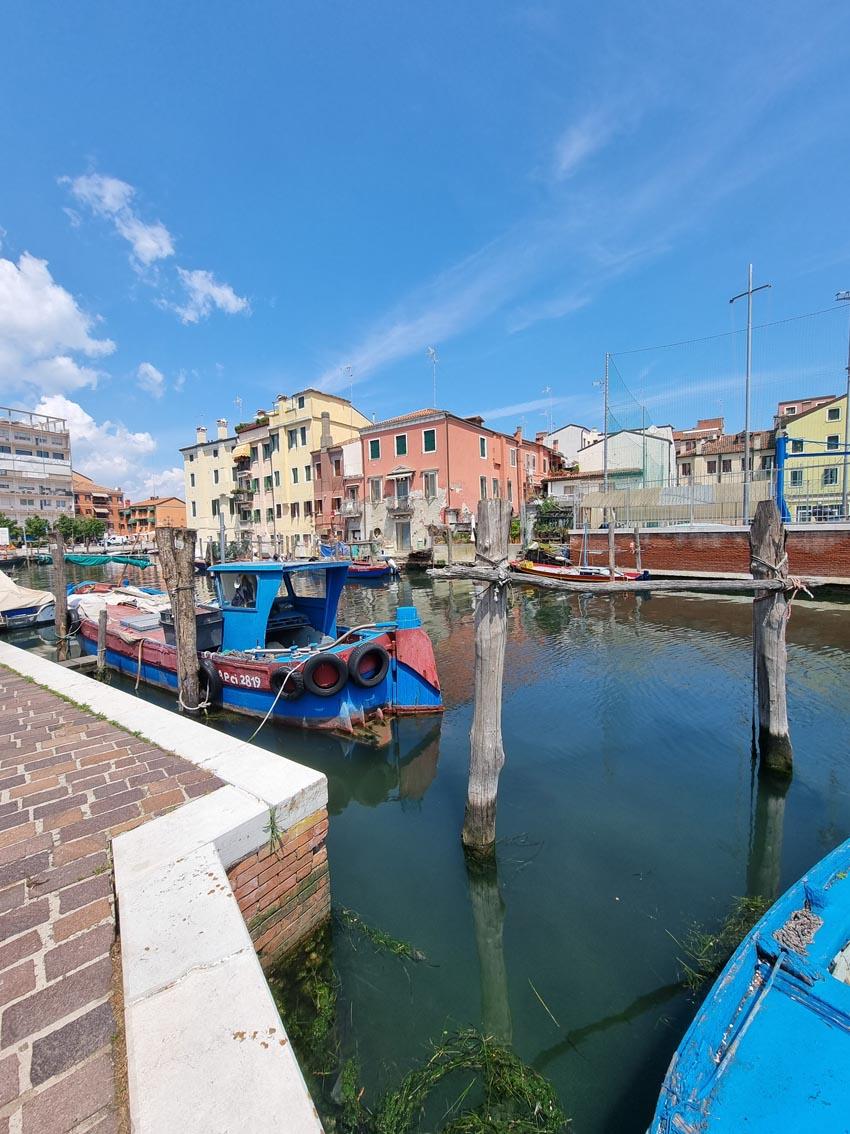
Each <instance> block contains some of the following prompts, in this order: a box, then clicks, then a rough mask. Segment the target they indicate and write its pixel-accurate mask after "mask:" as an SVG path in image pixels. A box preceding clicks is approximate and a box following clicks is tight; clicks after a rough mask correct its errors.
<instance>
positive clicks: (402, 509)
mask: <svg viewBox="0 0 850 1134" xmlns="http://www.w3.org/2000/svg"><path fill="white" fill-rule="evenodd" d="M387 511H388V512H389V513H390V514H391V515H393V516H409V515H410V514H411V513H412V512H413V501H412V500H411V499H410V497H409V496H390V497H388V499H387Z"/></svg>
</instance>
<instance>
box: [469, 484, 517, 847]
mask: <svg viewBox="0 0 850 1134" xmlns="http://www.w3.org/2000/svg"><path fill="white" fill-rule="evenodd" d="M510 525H511V506H510V504H509V503H508V501H507V500H482V501H480V502H479V505H478V522H477V526H476V529H475V564H476V566H477V567H482V568H484V567H486V568H489V569H490V570H491V571H494V572H495V573H496V581H494V582H490V583H487V584H485V585H484V586H483V587H482V588H481V589H480V590H479V592H478V596H477V599H476V603H475V705H474V711H473V717H472V730H471V732H470V751H469V784H468V787H467V797H466V813H465V816H464V823H463V843H464V846H466V847H468V848H469V849H470V850H471V851H473V852H474V853H476V854H479V855H483V856H486V855H490V854H493V852H494V847H495V842H496V796H497V793H498V789H499V773H500V772H501V770H502V765H503V764H504V762H505V751H504V748H503V747H502V676H503V672H504V668H505V642H506V640H507V627H508V623H507V602H508V596H507V587H506V586H505V585H504V582H505V580H506V578H507V561H508V538H509V535H510ZM502 576H503V577H502Z"/></svg>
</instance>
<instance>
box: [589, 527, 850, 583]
mask: <svg viewBox="0 0 850 1134" xmlns="http://www.w3.org/2000/svg"><path fill="white" fill-rule="evenodd" d="M581 542H582V537H581V535H580V534H575V533H574V534H573V535H571V537H570V550H571V553H572V558H573V562H574V563H577V562H578V561H579V557H580V555H581ZM633 543H634V536H633V534H632V533H631V532H629V531H623V532H617V537H616V545H617V565H618V566H619V567H634V564H635V556H634V550H633ZM640 547H641V560H642V566H643V567H644V568H646V569H647V570H649V572H650V573H651V574H663V573H664V572H665V571H716V572H718V573H724V574H730V573H736V574H744V575H748V574H749V573H750V544H749V533H748V532H747V530H746V529H743V528H742V529H741V530H740V531H727V532H688V531H681V532H656V531H653V530H652V529H649V530H644V531H642V532H641V536H640ZM588 552H589V554H588V561H589V563H590V564H591V565H593V566H600V567H604V566H607V564H608V534H607V532H593V533H591V534H590V536H589V538H588ZM788 562H789V567H790V570H791V572H792V574H799V575H821V576H825V577H832V578H844V579H847V578H850V532H848V531H835V530H827V529H824V528H816V527H813V528H811V529H806V530H805V531H799V530H792V531H789V533H788Z"/></svg>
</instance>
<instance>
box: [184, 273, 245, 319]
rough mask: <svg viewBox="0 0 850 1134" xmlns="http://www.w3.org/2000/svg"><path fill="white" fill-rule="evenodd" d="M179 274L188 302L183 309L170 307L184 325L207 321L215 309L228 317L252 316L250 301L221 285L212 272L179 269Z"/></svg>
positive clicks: (228, 285)
mask: <svg viewBox="0 0 850 1134" xmlns="http://www.w3.org/2000/svg"><path fill="white" fill-rule="evenodd" d="M177 274H178V275H179V277H180V281H181V283H182V284H183V286H184V287H185V289H186V293H187V300H186V303H185V305H184V306H183V307H181V306H179V305H174V304H172V305H169V306H171V308H172V310H173V311H176V312H177V314H178V315H179V316H180V318H181V319H182V321H183V322H184V323H199V322H200V321H201V319H206V318H207V316H208V315H209V314H210V313H211V312H212V310H213V309H214V308H217V309H218V310H219V311H224V312H225V313H226V314H227V315H237V314H239V313H240V312H245V313H246V314H250V311H251V305H250V304H249V303H248V300H247V299H244V298H243V297H242V296H241V295H237V294H236V292H235V291H234V290H233V288H232V287H231V286H230V284H226V283H220V282H219V281H218V280H217V279H216V278H215V276H213V274H212V272H207V271H204V270H203V269H198V270H196V271H188V270H187V269H186V268H178V269H177Z"/></svg>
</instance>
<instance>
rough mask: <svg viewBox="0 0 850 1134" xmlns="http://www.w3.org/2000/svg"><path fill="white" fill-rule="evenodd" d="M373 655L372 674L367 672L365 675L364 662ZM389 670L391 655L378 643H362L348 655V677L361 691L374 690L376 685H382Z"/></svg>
mask: <svg viewBox="0 0 850 1134" xmlns="http://www.w3.org/2000/svg"><path fill="white" fill-rule="evenodd" d="M372 655H374V659H375V660H374V663H373V669H372V672H371V673H369V672H368V670H367V672H366V673H365V674H364V673H363V672H362V670H361V667H362V666H363V662H364V660H365V659H366V658H368V657H370V656H372ZM389 668H390V655H389V654H388V653H387V651H386V650H385V649H384V647H383V646H379V645H378V644H377V643H376V642H361V643H360V645H359V646H355V648H354V649H353V650H352V651H351V653H350V654H349V655H348V676H349V677H350V678H351V680H352V681H353V682H354V684H355V685H359V686H360V688H361V689H372V688H373V687H374V686H375V685H380V684H381V682H382V681H383V680H384V678H385V677H386V676H387V670H388V669H389Z"/></svg>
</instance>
